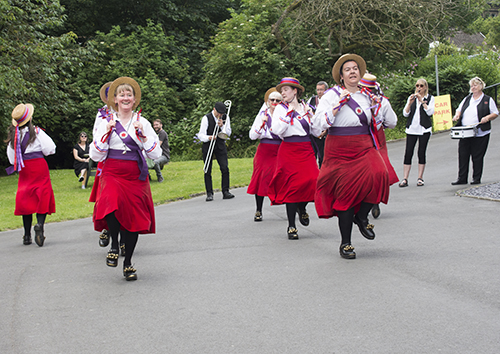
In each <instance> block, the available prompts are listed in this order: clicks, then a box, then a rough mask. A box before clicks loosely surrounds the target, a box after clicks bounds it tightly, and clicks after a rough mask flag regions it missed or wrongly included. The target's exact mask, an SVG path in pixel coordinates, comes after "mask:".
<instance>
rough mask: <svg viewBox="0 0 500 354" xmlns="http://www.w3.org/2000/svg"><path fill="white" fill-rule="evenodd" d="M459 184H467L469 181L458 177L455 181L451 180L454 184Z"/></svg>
mask: <svg viewBox="0 0 500 354" xmlns="http://www.w3.org/2000/svg"><path fill="white" fill-rule="evenodd" d="M457 184H467V181H461V180H459V179H457V180H456V181H455V182H451V185H452V186H456V185H457Z"/></svg>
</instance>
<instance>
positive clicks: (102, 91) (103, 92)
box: [99, 81, 113, 104]
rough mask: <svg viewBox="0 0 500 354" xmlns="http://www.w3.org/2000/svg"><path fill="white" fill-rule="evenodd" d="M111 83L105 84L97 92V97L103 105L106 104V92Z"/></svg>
mask: <svg viewBox="0 0 500 354" xmlns="http://www.w3.org/2000/svg"><path fill="white" fill-rule="evenodd" d="M112 83H113V81H110V82H106V83H105V84H104V85H102V87H101V90H100V91H99V96H101V101H102V102H104V104H108V91H109V87H110V86H111V84H112Z"/></svg>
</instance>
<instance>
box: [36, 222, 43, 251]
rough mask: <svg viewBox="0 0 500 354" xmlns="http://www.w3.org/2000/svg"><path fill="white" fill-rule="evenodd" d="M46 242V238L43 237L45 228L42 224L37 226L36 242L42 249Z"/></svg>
mask: <svg viewBox="0 0 500 354" xmlns="http://www.w3.org/2000/svg"><path fill="white" fill-rule="evenodd" d="M44 241H45V236H43V226H42V225H40V224H36V225H35V242H36V244H37V245H38V246H40V247H42V246H43V242H44Z"/></svg>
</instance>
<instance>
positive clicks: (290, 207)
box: [286, 202, 309, 227]
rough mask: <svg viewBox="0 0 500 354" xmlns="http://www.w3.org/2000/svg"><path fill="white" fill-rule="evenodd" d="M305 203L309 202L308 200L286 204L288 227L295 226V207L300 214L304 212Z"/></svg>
mask: <svg viewBox="0 0 500 354" xmlns="http://www.w3.org/2000/svg"><path fill="white" fill-rule="evenodd" d="M307 203H309V202H301V203H287V204H286V216H287V218H288V226H289V227H296V226H295V214H297V209H298V210H299V212H300V213H301V214H302V213H305V212H306V206H307Z"/></svg>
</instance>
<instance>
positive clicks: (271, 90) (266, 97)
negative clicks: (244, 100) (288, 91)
mask: <svg viewBox="0 0 500 354" xmlns="http://www.w3.org/2000/svg"><path fill="white" fill-rule="evenodd" d="M273 92H278V90H276V87H271V88H270V89H269V90H267V91H266V94H265V95H264V102H267V100H268V99H269V95H270V94H271V93H273Z"/></svg>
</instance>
